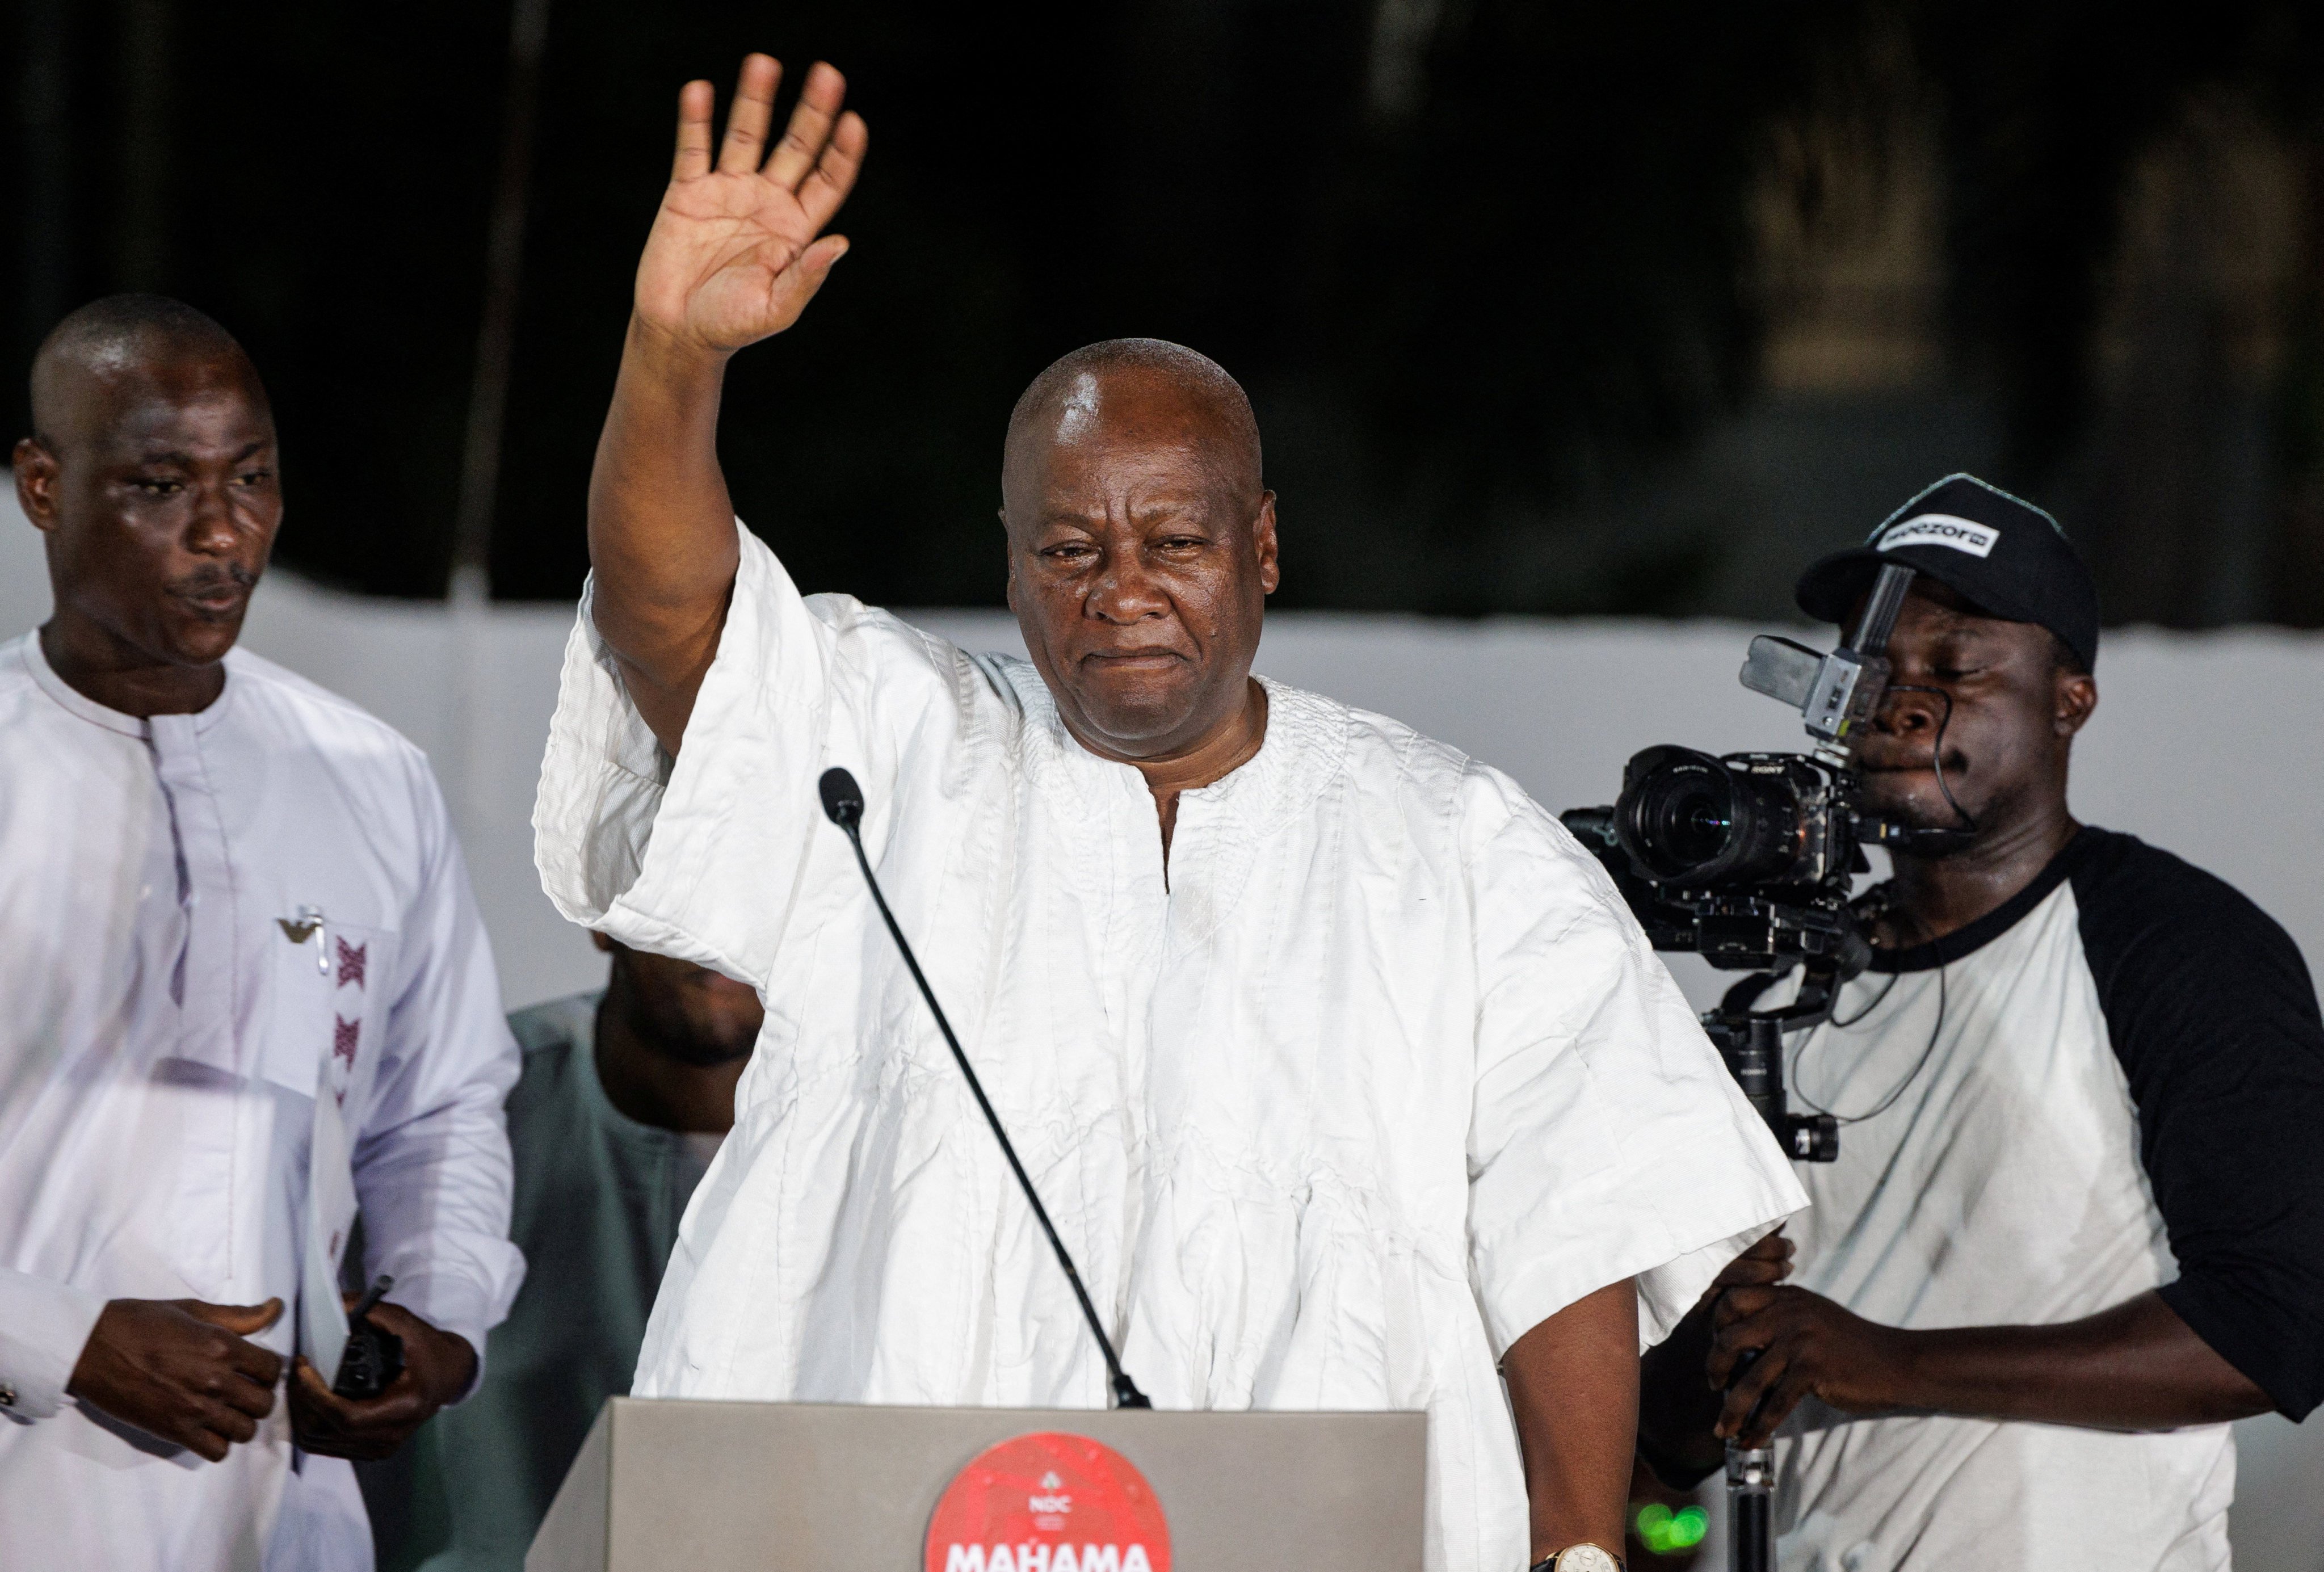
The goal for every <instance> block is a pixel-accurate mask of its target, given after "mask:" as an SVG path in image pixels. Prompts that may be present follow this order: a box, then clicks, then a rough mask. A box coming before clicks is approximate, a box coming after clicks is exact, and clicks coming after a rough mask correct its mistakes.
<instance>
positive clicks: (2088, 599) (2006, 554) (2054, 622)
mask: <svg viewBox="0 0 2324 1572" xmlns="http://www.w3.org/2000/svg"><path fill="white" fill-rule="evenodd" d="M1888 562H1899V563H1902V564H1904V566H1905V567H1907V568H1910V569H1913V570H1914V571H1915V572H1918V573H1925V574H1927V575H1928V576H1929V577H1930V578H1933V579H1935V580H1936V581H1937V582H1938V583H1940V584H1944V585H1949V586H1950V587H1952V588H1953V589H1955V590H1958V591H1959V592H1960V596H1961V597H1962V598H1963V599H1965V600H1967V601H1968V602H1969V604H1970V605H1971V606H1976V607H1977V608H1978V610H1979V611H1982V612H1985V613H1986V614H1987V615H1991V616H1997V617H2001V618H2003V619H2005V620H2006V621H2009V622H2013V623H2033V624H2036V625H2037V626H2040V627H2045V628H2047V629H2049V630H2050V631H2051V632H2052V633H2055V634H2057V635H2058V639H2059V642H2060V643H2063V644H2064V645H2065V646H2066V648H2067V649H2069V650H2070V651H2072V652H2074V655H2075V656H2076V658H2077V659H2079V660H2080V661H2081V663H2082V664H2083V666H2085V667H2090V666H2094V665H2095V664H2096V663H2097V661H2098V581H2097V580H2095V579H2093V578H2091V577H2090V570H2089V568H2087V567H2086V566H2084V565H2083V562H2082V559H2081V554H2080V552H2078V551H2076V550H2074V545H2073V542H2072V541H2069V540H2067V539H2066V532H2065V531H2064V530H2062V529H2061V528H2060V527H2059V525H2058V521H2057V520H2056V519H2053V518H2052V517H2051V516H2050V515H2049V514H2048V513H2044V512H2043V511H2042V510H2041V509H2040V508H2037V507H2035V506H2034V505H2033V504H2032V503H2030V502H2027V501H2025V500H2024V498H2022V497H2015V496H2012V495H2009V494H2008V493H2007V492H2006V491H2004V490H2002V489H2001V488H2000V487H1999V486H1997V485H1987V484H1986V483H1985V482H1984V481H1982V480H1979V479H1978V477H1977V476H1974V475H1948V476H1945V477H1944V478H1943V479H1942V480H1941V481H1939V482H1937V484H1936V485H1932V486H1931V487H1929V488H1928V489H1927V490H1926V491H1923V493H1921V495H1918V496H1916V497H1914V499H1913V500H1912V501H1910V502H1908V503H1906V504H1904V506H1903V507H1900V508H1898V509H1897V510H1896V511H1895V513H1890V514H1889V515H1888V516H1887V517H1886V518H1885V519H1883V520H1882V521H1881V522H1880V524H1879V527H1878V528H1877V529H1875V530H1874V531H1873V532H1872V533H1870V534H1869V535H1867V536H1866V537H1865V538H1864V544H1862V545H1861V546H1850V547H1849V549H1848V550H1845V551H1835V552H1833V553H1832V554H1831V556H1829V557H1826V558H1823V559H1821V560H1819V561H1817V562H1816V563H1815V564H1814V565H1813V566H1812V567H1810V568H1809V569H1808V570H1807V571H1806V572H1805V573H1803V574H1801V575H1800V582H1799V587H1797V588H1796V589H1795V590H1794V592H1793V595H1794V598H1795V599H1797V600H1798V602H1799V605H1800V609H1801V610H1802V611H1803V612H1805V613H1807V614H1808V615H1810V616H1812V617H1814V618H1815V619H1816V620H1817V621H1819V622H1827V623H1841V622H1845V621H1847V620H1848V614H1849V608H1850V607H1852V606H1855V604H1856V599H1857V596H1860V595H1862V594H1863V593H1864V592H1865V591H1866V590H1867V589H1869V588H1870V587H1872V580H1873V578H1875V577H1876V576H1877V575H1878V573H1879V571H1880V569H1881V567H1882V565H1883V564H1884V563H1888Z"/></svg>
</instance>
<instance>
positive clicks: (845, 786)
mask: <svg viewBox="0 0 2324 1572" xmlns="http://www.w3.org/2000/svg"><path fill="white" fill-rule="evenodd" d="M816 791H819V792H820V793H821V794H822V796H823V811H824V815H825V817H826V818H829V819H830V820H831V822H832V823H834V824H835V825H837V826H838V827H839V828H841V829H843V830H845V831H846V832H847V842H848V844H849V845H850V846H853V847H854V848H855V865H856V866H857V867H859V868H862V870H863V883H866V884H867V885H869V886H871V900H872V902H873V903H874V904H875V905H877V906H878V907H879V908H880V916H881V920H882V921H884V922H886V923H887V925H888V932H889V934H890V937H892V938H893V939H895V941H896V948H898V949H899V950H900V951H902V952H903V957H904V965H906V966H908V967H910V968H911V972H912V981H913V982H915V983H918V985H919V986H920V997H921V998H923V999H926V1000H927V1002H928V1012H929V1013H931V1014H933V1015H934V1016H935V1017H936V1030H938V1031H942V1032H943V1033H944V1040H945V1044H946V1046H948V1047H949V1048H951V1050H952V1058H953V1062H954V1064H956V1065H958V1066H960V1073H961V1074H962V1075H964V1076H965V1077H967V1078H968V1089H969V1090H970V1091H971V1092H973V1093H974V1094H975V1095H976V1105H977V1106H978V1107H980V1108H982V1109H983V1110H984V1122H985V1123H986V1124H990V1125H991V1126H992V1138H993V1139H994V1140H995V1141H998V1142H1001V1156H1003V1157H1005V1158H1007V1159H1008V1160H1009V1168H1010V1172H1012V1173H1014V1174H1015V1175H1016V1176H1017V1185H1018V1188H1020V1189H1022V1190H1023V1191H1024V1192H1025V1199H1026V1200H1027V1201H1028V1202H1029V1203H1030V1204H1031V1206H1032V1207H1033V1217H1034V1220H1035V1221H1037V1222H1038V1223H1039V1224H1040V1225H1041V1232H1042V1233H1044V1234H1047V1235H1048V1236H1049V1248H1050V1249H1052V1250H1054V1251H1056V1253H1057V1264H1058V1265H1059V1266H1061V1267H1064V1268H1065V1281H1067V1282H1069V1283H1071V1284H1073V1287H1074V1299H1078V1300H1080V1301H1081V1307H1082V1318H1083V1319H1084V1320H1085V1321H1087V1322H1088V1323H1089V1329H1090V1336H1093V1337H1095V1338H1096V1339H1097V1346H1098V1352H1099V1353H1101V1354H1102V1355H1105V1373H1106V1381H1107V1382H1108V1384H1110V1385H1111V1387H1112V1388H1113V1406H1114V1407H1116V1408H1118V1409H1150V1408H1152V1407H1153V1406H1154V1403H1153V1401H1152V1400H1151V1399H1149V1398H1148V1396H1147V1395H1146V1394H1145V1393H1144V1392H1140V1391H1139V1390H1138V1383H1137V1382H1134V1381H1132V1380H1130V1372H1128V1371H1126V1370H1124V1369H1122V1367H1121V1361H1120V1359H1118V1358H1117V1357H1115V1355H1114V1352H1113V1341H1112V1339H1111V1338H1109V1337H1108V1336H1106V1335H1105V1327H1103V1326H1102V1325H1100V1324H1099V1321H1098V1318H1097V1307H1096V1306H1095V1305H1093V1304H1092V1303H1090V1297H1089V1290H1087V1289H1085V1288H1084V1287H1083V1286H1082V1274H1081V1272H1080V1271H1078V1270H1076V1269H1075V1267H1074V1258H1073V1256H1072V1255H1071V1254H1069V1253H1067V1252H1066V1250H1065V1241H1064V1240H1062V1239H1060V1238H1058V1237H1057V1230H1056V1225H1054V1224H1052V1223H1051V1222H1050V1221H1049V1210H1048V1208H1047V1207H1044V1206H1043V1205H1041V1197H1040V1194H1039V1192H1037V1191H1036V1190H1035V1189H1034V1188H1033V1181H1032V1179H1031V1178H1030V1177H1028V1175H1027V1174H1026V1172H1025V1165H1024V1164H1023V1163H1021V1162H1019V1161H1017V1148H1016V1147H1015V1146H1013V1145H1011V1144H1010V1141H1009V1132H1007V1131H1006V1130H1003V1129H1002V1128H1001V1115H1000V1114H996V1113H994V1112H993V1111H992V1102H991V1099H990V1098H988V1097H987V1096H985V1095H984V1083H983V1082H982V1081H980V1080H978V1079H977V1078H976V1071H975V1069H974V1068H972V1067H971V1066H970V1064H969V1062H968V1055H967V1054H965V1053H964V1052H962V1051H961V1047H960V1039H959V1038H957V1037H954V1035H953V1031H952V1022H949V1021H947V1020H945V1013H944V1006H943V1005H941V1004H939V1003H936V991H935V990H934V989H932V988H930V987H929V986H928V979H927V976H926V975H924V974H923V973H922V972H921V970H920V962H919V957H917V956H915V955H913V954H912V947H911V945H910V944H909V943H908V942H907V941H906V939H905V938H904V930H903V929H900V928H899V927H897V926H896V914H895V913H894V912H892V911H889V910H888V898H887V897H886V896H885V895H882V894H881V892H880V881H879V880H878V879H876V878H874V877H873V876H872V874H871V858H869V857H867V856H865V855H863V789H862V787H860V786H858V785H856V784H855V777H854V776H853V775H851V774H849V773H848V772H846V771H844V770H840V769H831V770H825V772H823V779H822V780H820V781H817V782H816Z"/></svg>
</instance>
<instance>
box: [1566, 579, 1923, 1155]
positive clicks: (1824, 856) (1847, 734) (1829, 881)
mask: <svg viewBox="0 0 2324 1572" xmlns="http://www.w3.org/2000/svg"><path fill="white" fill-rule="evenodd" d="M1912 580H1913V570H1912V569H1910V568H1906V567H1904V566H1902V565H1901V564H1896V563H1889V564H1886V565H1884V566H1883V567H1882V568H1881V569H1880V577H1879V578H1877V580H1876V581H1875V582H1874V584H1873V587H1872V592H1871V594H1870V596H1868V597H1867V600H1866V602H1865V606H1864V612H1863V615H1861V616H1860V617H1858V620H1857V625H1856V628H1855V631H1854V632H1853V633H1851V634H1850V636H1849V638H1848V640H1847V641H1846V642H1845V643H1842V644H1841V645H1840V648H1839V649H1837V650H1834V651H1832V652H1831V653H1830V654H1822V653H1819V652H1816V651H1814V650H1811V649H1809V648H1807V647H1806V646H1805V645H1803V644H1799V643H1794V642H1793V641H1792V640H1790V639H1783V638H1776V637H1774V636H1772V635H1763V636H1761V637H1759V638H1757V639H1754V640H1752V641H1751V649H1750V653H1749V655H1748V657H1747V658H1746V659H1745V661H1744V662H1743V670H1742V673H1741V677H1742V682H1743V686H1744V687H1746V688H1748V689H1751V690H1753V691H1754V692H1757V693H1765V694H1767V695H1768V696H1770V697H1771V698H1780V699H1782V700H1783V701H1784V703H1786V704H1789V705H1792V706H1794V707H1796V708H1797V709H1798V710H1799V711H1800V713H1801V714H1802V715H1803V717H1806V721H1807V729H1808V735H1810V736H1812V737H1813V738H1814V739H1815V748H1814V751H1813V752H1812V753H1809V754H1727V755H1725V756H1724V757H1720V756H1718V755H1714V754H1706V753H1702V752H1701V751H1699V750H1697V749H1693V748H1683V747H1675V746H1667V745H1666V746H1663V747H1655V748H1648V749H1646V751H1645V752H1644V753H1641V754H1637V755H1635V756H1634V757H1633V758H1632V759H1631V760H1630V762H1629V763H1628V765H1626V766H1625V767H1624V768H1623V771H1622V793H1621V796H1620V797H1619V798H1618V799H1617V800H1615V802H1614V803H1613V805H1612V806H1611V807H1607V808H1576V809H1570V810H1568V811H1567V812H1565V813H1564V814H1563V815H1561V816H1560V817H1561V818H1563V820H1564V823H1565V827H1566V828H1568V829H1570V830H1572V832H1573V834H1574V836H1575V837H1576V838H1577V839H1579V840H1580V841H1581V842H1582V845H1583V846H1587V847H1589V848H1590V850H1591V852H1592V853H1594V854H1595V855H1597V857H1598V859H1599V861H1600V862H1601V863H1603V864H1605V865H1606V868H1607V871H1608V872H1609V873H1610V874H1613V876H1614V883H1615V885H1616V887H1617V888H1618V889H1619V890H1620V891H1621V892H1622V898H1623V899H1624V900H1625V901H1627V902H1629V906H1630V910H1631V911H1634V912H1636V913H1637V918H1638V921H1639V922H1640V924H1641V925H1643V926H1644V927H1645V929H1646V937H1647V939H1649V940H1650V941H1651V942H1652V943H1653V945H1654V947H1655V948H1656V949H1659V950H1692V951H1693V952H1695V953H1696V954H1698V955H1700V956H1701V957H1702V958H1703V959H1704V960H1706V961H1709V962H1710V963H1711V965H1712V966H1716V967H1718V968H1720V970H1722V971H1755V972H1756V973H1757V975H1755V976H1749V977H1746V978H1744V979H1743V980H1742V981H1740V982H1738V984H1736V985H1735V986H1734V987H1732V988H1730V989H1729V990H1728V992H1727V995H1726V997H1725V998H1724V999H1723V1000H1721V1001H1720V1005H1719V1008H1717V1009H1716V1010H1712V1011H1710V1012H1708V1013H1706V1014H1704V1016H1703V1017H1702V1025H1703V1030H1704V1031H1706V1032H1708V1033H1709V1034H1710V1036H1711V1041H1712V1042H1713V1043H1714V1044H1716V1045H1717V1047H1718V1049H1719V1052H1720V1057H1721V1058H1722V1059H1725V1060H1726V1061H1727V1068H1728V1070H1729V1073H1730V1074H1732V1075H1733V1076H1734V1077H1735V1079H1736V1081H1737V1082H1738V1084H1739V1085H1740V1086H1741V1087H1742V1088H1743V1092H1744V1095H1745V1096H1747V1097H1748V1098H1749V1099H1750V1100H1751V1104H1752V1106H1754V1107H1755V1108H1757V1110H1758V1111H1759V1114H1760V1117H1762V1118H1763V1119H1765V1120H1766V1122H1767V1126H1768V1128H1769V1129H1770V1130H1772V1131H1774V1132H1775V1139H1776V1140H1777V1141H1779V1142H1782V1143H1783V1146H1784V1151H1787V1152H1789V1153H1790V1154H1791V1155H1792V1157H1793V1158H1794V1160H1795V1161H1802V1162H1830V1161H1832V1160H1833V1159H1835V1158H1836V1157H1838V1156H1839V1155H1840V1127H1839V1124H1838V1122H1837V1121H1836V1120H1834V1119H1833V1118H1832V1117H1831V1115H1830V1114H1794V1113H1793V1112H1792V1111H1791V1108H1790V1105H1789V1100H1788V1098H1787V1096H1786V1095H1785V1093H1784V1058H1783V1034H1784V1032H1786V1031H1800V1030H1802V1029H1804V1028H1806V1027H1810V1026H1813V1025H1815V1024H1816V1023H1817V1022H1821V1021H1825V1020H1828V1019H1830V1018H1831V1008H1832V1002H1833V999H1834V997H1835V995H1837V994H1838V993H1839V991H1840V985H1841V984H1842V983H1844V982H1846V981H1848V979H1849V978H1850V977H1853V976H1856V975H1857V974H1858V973H1859V972H1861V971H1863V970H1864V968H1865V967H1866V966H1868V965H1870V964H1871V959H1872V949H1871V945H1870V943H1869V941H1868V940H1867V939H1866V937H1865V933H1864V929H1863V926H1862V923H1861V922H1860V920H1858V916H1857V913H1856V912H1855V911H1854V910H1852V909H1851V907H1850V905H1849V893H1850V891H1851V888H1852V886H1853V884H1854V883H1855V878H1856V875H1857V874H1861V873H1864V872H1866V871H1867V869H1868V866H1869V865H1868V864H1867V863H1866V861H1865V858H1864V847H1865V846H1867V845H1878V844H1884V843H1888V842H1893V841H1896V840H1900V839H1902V838H1903V837H1904V831H1903V830H1902V829H1901V828H1898V827H1896V826H1895V825H1892V824H1890V823H1889V822H1887V821H1886V820H1884V819H1881V818H1877V817H1876V816H1874V815H1870V814H1867V812H1865V811H1864V809H1862V807H1861V806H1860V801H1859V799H1860V782H1859V781H1858V776H1857V773H1856V770H1855V768H1854V755H1855V751H1856V744H1857V742H1858V738H1859V737H1860V735H1861V728H1862V727H1863V726H1865V725H1866V724H1867V723H1868V722H1869V721H1870V720H1871V718H1872V717H1873V715H1874V714H1875V713H1876V712H1877V710H1878V709H1879V707H1880V703H1881V700H1882V698H1883V697H1884V696H1885V695H1886V691H1887V687H1888V659H1887V655H1886V650H1887V648H1888V635H1889V633H1890V632H1891V631H1892V630H1893V629H1894V628H1895V624H1896V614H1897V612H1898V611H1899V610H1900V609H1901V608H1902V607H1903V606H1904V593H1905V591H1906V590H1907V589H1908V588H1909V587H1911V585H1912ZM1794 967H1796V968H1797V969H1798V971H1799V973H1800V981H1799V986H1798V988H1797V989H1796V990H1795V992H1794V995H1793V999H1792V1002H1791V1003H1789V1004H1786V1005H1784V1006H1782V1007H1780V1008H1776V1009H1771V1010H1760V1009H1756V1008H1754V1002H1755V1001H1756V1000H1757V998H1758V996H1759V995H1760V994H1763V993H1765V992H1766V990H1767V988H1768V987H1769V986H1771V985H1773V984H1774V983H1775V981H1776V980H1777V978H1778V977H1780V976H1783V975H1784V973H1786V972H1788V971H1791V970H1792V969H1794Z"/></svg>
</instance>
